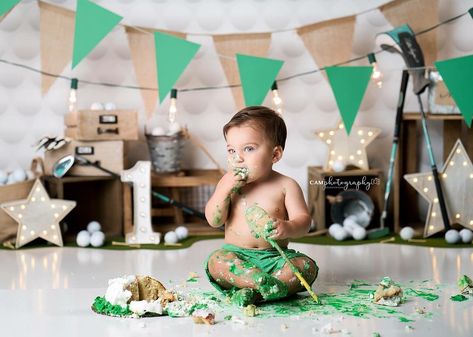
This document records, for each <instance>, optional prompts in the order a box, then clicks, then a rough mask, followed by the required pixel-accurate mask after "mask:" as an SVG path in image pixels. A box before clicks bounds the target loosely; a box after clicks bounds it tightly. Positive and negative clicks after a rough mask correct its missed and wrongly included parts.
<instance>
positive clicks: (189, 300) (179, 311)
mask: <svg viewBox="0 0 473 337" xmlns="http://www.w3.org/2000/svg"><path fill="white" fill-rule="evenodd" d="M177 288H178V287H177ZM177 288H176V289H172V290H168V289H166V288H165V287H164V285H163V284H162V283H161V282H159V281H158V280H156V279H155V278H153V277H151V276H141V275H127V276H123V277H118V278H114V279H111V280H109V281H108V288H107V290H106V291H105V296H98V297H96V298H95V300H94V303H93V304H92V310H93V311H94V312H96V313H98V314H102V315H107V316H113V317H129V318H142V317H156V316H163V315H168V316H169V317H189V316H190V317H192V319H193V321H194V322H195V323H201V324H214V323H215V312H214V310H213V309H212V308H211V307H214V306H215V304H216V303H217V302H216V301H217V298H215V297H214V296H202V295H200V294H192V289H187V290H188V291H187V292H185V291H183V290H182V289H181V290H179V289H177Z"/></svg>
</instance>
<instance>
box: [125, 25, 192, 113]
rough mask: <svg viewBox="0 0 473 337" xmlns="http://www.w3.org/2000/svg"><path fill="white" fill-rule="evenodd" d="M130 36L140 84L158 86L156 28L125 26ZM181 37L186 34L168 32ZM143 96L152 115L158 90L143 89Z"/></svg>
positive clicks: (136, 73)
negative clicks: (155, 45) (155, 44)
mask: <svg viewBox="0 0 473 337" xmlns="http://www.w3.org/2000/svg"><path fill="white" fill-rule="evenodd" d="M125 31H126V34H127V36H128V46H129V47H130V52H131V58H132V61H133V67H134V69H135V75H136V80H137V81H138V85H139V86H140V87H144V88H158V82H157V80H156V79H157V76H156V72H157V70H156V57H155V47H154V35H153V33H154V32H155V30H152V29H146V28H140V29H136V28H133V27H125ZM166 33H167V34H172V35H174V36H176V37H179V38H181V39H185V38H186V35H185V34H181V33H176V32H166ZM141 96H142V97H143V101H144V106H145V111H146V115H147V117H148V118H150V117H151V115H152V114H153V111H154V107H155V106H156V100H157V99H158V91H157V90H156V91H155V90H143V89H142V90H141Z"/></svg>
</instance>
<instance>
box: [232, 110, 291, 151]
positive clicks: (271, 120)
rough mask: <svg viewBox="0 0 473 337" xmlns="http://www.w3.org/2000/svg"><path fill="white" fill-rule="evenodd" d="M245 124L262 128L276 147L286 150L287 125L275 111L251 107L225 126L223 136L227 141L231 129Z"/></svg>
mask: <svg viewBox="0 0 473 337" xmlns="http://www.w3.org/2000/svg"><path fill="white" fill-rule="evenodd" d="M244 124H250V125H255V126H258V127H260V128H261V130H263V132H264V133H265V134H266V137H267V138H268V139H269V140H270V141H271V142H272V143H273V145H274V146H281V147H282V148H283V150H284V146H285V145H286V137H287V129H286V123H284V120H283V119H282V118H281V116H280V115H279V114H277V113H276V112H275V111H274V110H272V109H270V108H267V107H265V106H249V107H246V108H244V109H242V110H240V111H238V112H237V113H236V114H235V115H234V116H233V117H232V119H230V121H229V122H228V123H227V124H225V125H224V126H223V136H224V137H225V139H227V132H228V130H230V128H232V127H234V126H242V125H244Z"/></svg>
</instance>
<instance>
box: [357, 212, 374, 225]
mask: <svg viewBox="0 0 473 337" xmlns="http://www.w3.org/2000/svg"><path fill="white" fill-rule="evenodd" d="M355 217H356V223H357V224H358V225H360V226H361V227H364V228H366V227H368V225H369V224H370V222H371V216H370V215H369V214H368V212H360V213H358V214H357V215H356V216H355Z"/></svg>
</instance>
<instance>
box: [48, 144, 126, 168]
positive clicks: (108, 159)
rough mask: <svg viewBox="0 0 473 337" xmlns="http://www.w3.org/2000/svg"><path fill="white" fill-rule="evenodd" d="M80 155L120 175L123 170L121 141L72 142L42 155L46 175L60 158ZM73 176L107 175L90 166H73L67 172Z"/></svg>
mask: <svg viewBox="0 0 473 337" xmlns="http://www.w3.org/2000/svg"><path fill="white" fill-rule="evenodd" d="M71 154H73V155H76V154H77V155H80V156H82V157H84V158H87V159H88V160H90V161H92V162H97V163H98V164H99V165H100V166H102V167H104V168H106V169H107V170H110V171H112V172H115V173H117V174H120V172H121V171H122V170H123V169H124V158H125V153H124V143H123V141H104V142H80V141H76V140H73V141H71V142H70V143H69V144H67V145H65V146H63V147H61V148H60V149H58V150H54V151H46V152H45V153H44V168H45V172H46V174H48V175H52V171H53V166H54V164H55V163H56V162H57V160H59V159H60V158H62V157H64V156H66V155H71ZM68 175H75V176H108V175H109V174H108V173H106V172H103V171H101V170H99V169H98V168H96V167H93V166H90V165H80V164H75V165H74V166H73V167H72V168H71V169H70V170H69V172H68Z"/></svg>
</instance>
